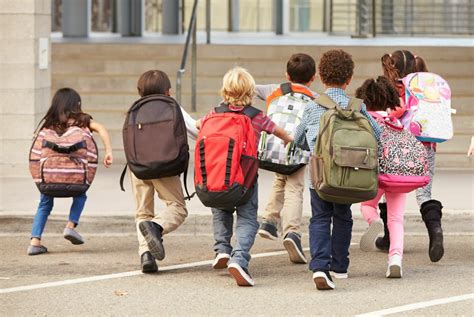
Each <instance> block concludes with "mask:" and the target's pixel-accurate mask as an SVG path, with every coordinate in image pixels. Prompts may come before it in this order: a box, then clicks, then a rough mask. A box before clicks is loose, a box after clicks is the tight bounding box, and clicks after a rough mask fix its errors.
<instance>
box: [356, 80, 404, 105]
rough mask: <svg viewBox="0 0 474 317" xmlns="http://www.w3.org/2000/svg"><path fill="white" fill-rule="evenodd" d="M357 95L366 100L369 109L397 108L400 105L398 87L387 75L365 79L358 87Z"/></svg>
mask: <svg viewBox="0 0 474 317" xmlns="http://www.w3.org/2000/svg"><path fill="white" fill-rule="evenodd" d="M356 97H357V98H360V99H363V100H364V103H365V105H366V106H367V110H369V111H386V110H387V108H390V109H395V108H396V107H397V106H399V105H400V99H399V97H398V92H397V89H396V88H395V87H394V86H393V85H392V83H391V82H390V79H388V78H387V77H385V76H379V77H377V79H372V78H370V79H367V80H366V81H364V83H363V84H362V86H360V87H359V88H357V89H356Z"/></svg>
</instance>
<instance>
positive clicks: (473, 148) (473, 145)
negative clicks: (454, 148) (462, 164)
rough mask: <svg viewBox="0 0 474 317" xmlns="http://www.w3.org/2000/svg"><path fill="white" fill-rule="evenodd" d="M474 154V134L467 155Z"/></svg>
mask: <svg viewBox="0 0 474 317" xmlns="http://www.w3.org/2000/svg"><path fill="white" fill-rule="evenodd" d="M473 155H474V136H473V137H472V138H471V145H470V146H469V149H468V150H467V156H473Z"/></svg>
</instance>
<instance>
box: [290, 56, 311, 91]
mask: <svg viewBox="0 0 474 317" xmlns="http://www.w3.org/2000/svg"><path fill="white" fill-rule="evenodd" d="M286 73H287V74H288V76H289V77H290V80H291V82H293V83H298V84H306V83H308V82H309V81H310V80H311V78H313V76H314V75H315V74H316V62H315V61H314V59H313V58H312V57H311V56H309V55H307V54H304V53H298V54H293V55H291V57H290V59H289V60H288V62H287V63H286Z"/></svg>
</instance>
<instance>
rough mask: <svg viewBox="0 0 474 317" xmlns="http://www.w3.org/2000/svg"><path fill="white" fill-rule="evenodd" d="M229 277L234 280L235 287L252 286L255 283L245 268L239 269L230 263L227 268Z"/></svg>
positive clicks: (237, 265)
mask: <svg viewBox="0 0 474 317" xmlns="http://www.w3.org/2000/svg"><path fill="white" fill-rule="evenodd" d="M227 270H228V271H229V273H230V275H232V277H233V278H234V279H235V281H236V282H237V285H239V286H254V284H255V282H254V280H253V278H252V276H250V273H249V271H248V269H247V268H245V267H241V266H240V265H239V264H237V263H231V264H229V266H228V267H227Z"/></svg>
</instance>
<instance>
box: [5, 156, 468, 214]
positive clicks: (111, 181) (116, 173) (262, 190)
mask: <svg viewBox="0 0 474 317" xmlns="http://www.w3.org/2000/svg"><path fill="white" fill-rule="evenodd" d="M122 168H123V166H122V165H115V166H114V167H112V168H110V169H106V168H104V167H103V166H100V167H99V170H98V172H97V175H96V178H95V180H94V183H93V184H92V186H91V188H90V190H89V192H88V196H89V199H88V200H87V203H86V208H85V210H84V213H83V215H84V216H91V217H97V216H99V217H101V216H133V215H134V210H135V206H134V200H133V196H132V191H131V188H130V180H129V178H128V176H127V177H126V178H125V181H124V183H125V189H126V192H122V191H120V186H119V178H120V173H121V172H122ZM190 174H191V175H188V182H187V183H188V187H189V191H190V192H191V191H193V189H194V186H193V175H192V169H191V171H190ZM272 182H273V174H272V173H270V172H266V171H263V170H260V172H259V206H260V208H259V215H262V214H263V212H264V210H265V206H266V204H267V202H268V198H269V195H270V192H271V187H272ZM306 183H307V184H309V180H307V182H306ZM473 187H474V170H462V171H454V170H437V171H436V175H435V181H434V186H433V198H435V199H438V200H440V201H441V202H442V203H443V205H444V206H445V208H444V211H445V212H446V213H447V214H451V213H454V214H456V213H459V212H463V213H466V212H473V211H474V198H473V196H474V188H473ZM0 194H1V200H0V216H7V215H8V216H33V215H34V214H35V212H36V208H37V205H38V200H39V192H38V190H37V188H36V186H35V185H34V183H33V180H32V179H31V178H2V179H0ZM187 206H188V211H189V215H190V216H192V215H201V216H207V215H210V214H211V211H210V209H209V208H206V207H205V206H203V205H202V204H201V202H200V201H199V199H198V198H197V197H196V196H195V197H194V198H193V199H192V200H191V201H190V202H188V203H187ZM69 207H70V199H56V200H55V207H54V210H53V212H52V215H65V214H68V213H69ZM155 207H156V210H157V211H159V210H160V209H161V208H163V204H161V202H160V200H159V199H158V198H156V205H155ZM352 210H353V213H354V216H358V215H359V214H360V213H359V205H358V204H354V205H353V207H352ZM406 213H407V214H418V213H419V211H418V206H417V205H416V200H415V195H414V193H411V194H409V197H408V199H407V210H406ZM303 214H304V215H305V216H310V215H311V208H310V201H309V191H308V190H305V191H304V204H303Z"/></svg>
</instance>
